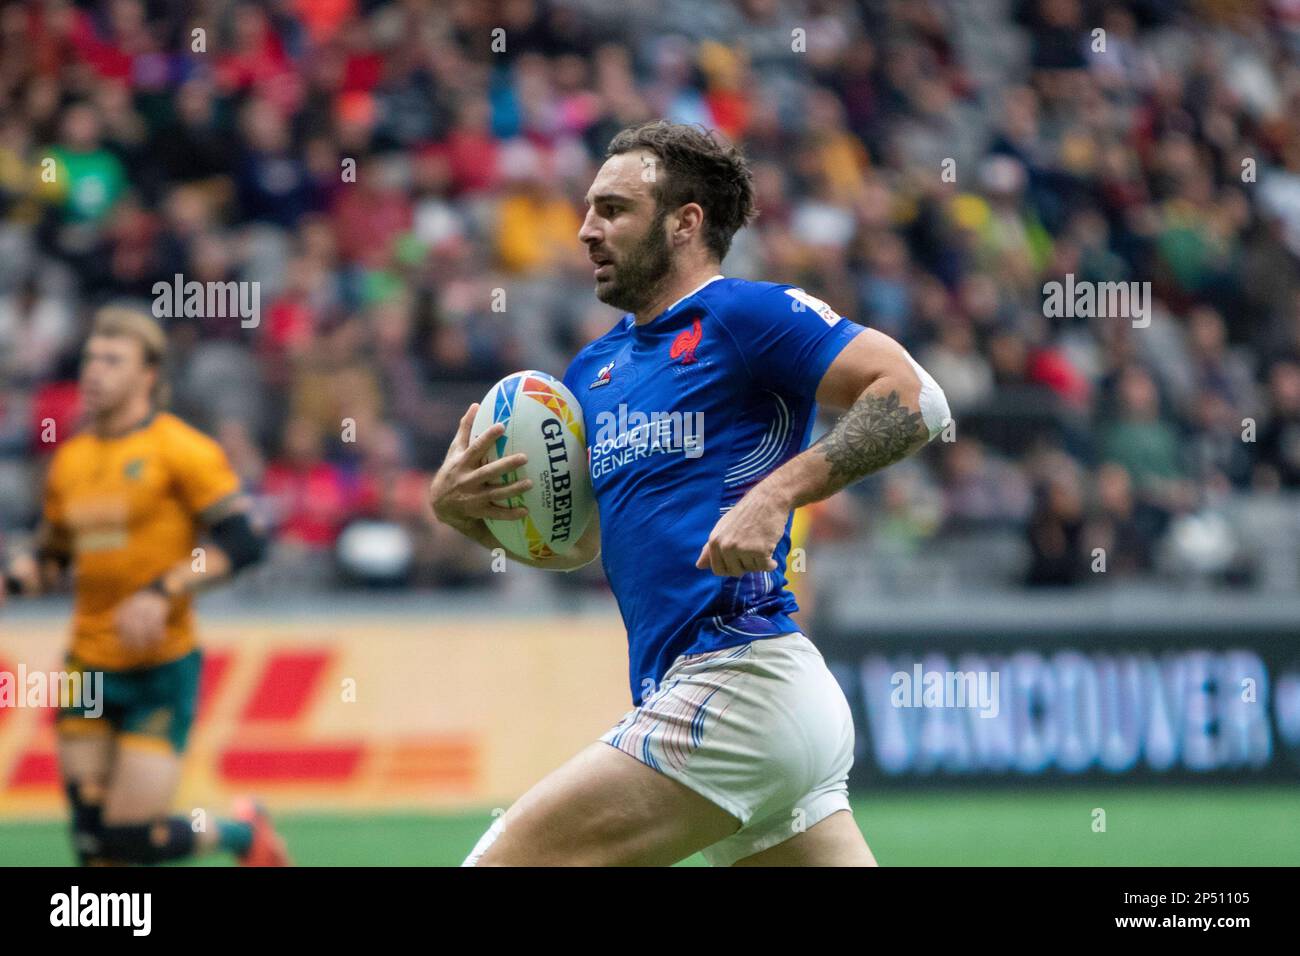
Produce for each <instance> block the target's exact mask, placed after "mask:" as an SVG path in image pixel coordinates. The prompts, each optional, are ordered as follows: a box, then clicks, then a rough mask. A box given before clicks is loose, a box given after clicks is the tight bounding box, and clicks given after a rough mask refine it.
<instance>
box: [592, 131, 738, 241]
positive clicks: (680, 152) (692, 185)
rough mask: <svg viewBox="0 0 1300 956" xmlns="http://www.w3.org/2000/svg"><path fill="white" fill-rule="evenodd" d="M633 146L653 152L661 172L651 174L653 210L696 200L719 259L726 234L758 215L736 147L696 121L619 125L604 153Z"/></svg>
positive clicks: (614, 153) (612, 153)
mask: <svg viewBox="0 0 1300 956" xmlns="http://www.w3.org/2000/svg"><path fill="white" fill-rule="evenodd" d="M635 149H646V150H649V151H650V152H652V153H654V155H655V156H657V157H658V158H659V161H660V163H661V164H662V166H663V171H664V173H666V175H662V176H660V175H656V176H655V187H654V196H655V203H656V211H657V212H658V213H659V214H660V215H662V214H663V213H664V212H667V211H671V210H673V209H677V208H679V207H681V206H684V205H686V204H687V203H691V202H693V203H699V205H700V208H701V209H703V210H704V242H705V244H706V245H707V246H708V247H709V249H710V251H712V252H713V253H714V254H715V255H717V257H718V261H719V262H721V261H722V260H723V259H725V258H726V256H727V250H728V249H730V248H731V237H732V236H734V235H735V234H736V232H737V231H738V230H739V229H740V228H741V227H743V226H744V225H745V224H746V223H748V222H749V221H750V220H752V219H753V218H754V217H755V216H756V215H758V210H757V209H756V208H755V206H754V180H753V177H752V175H751V174H750V171H749V164H748V163H746V162H745V157H744V156H743V155H742V154H741V152H740V150H738V149H737V148H736V147H735V146H731V145H728V144H726V143H720V142H718V140H717V139H716V138H715V137H714V135H713V133H712V131H710V130H707V129H705V128H704V127H702V126H696V125H686V124H681V123H670V122H668V121H667V120H655V121H654V122H650V123H642V124H641V125H639V126H630V127H628V128H627V129H625V130H623V131H622V132H621V133H619V134H618V135H617V136H615V137H614V138H613V139H612V140H610V143H609V148H608V149H607V150H605V157H606V158H607V159H608V158H609V157H611V156H617V155H619V154H620V153H627V152H631V151H632V150H635Z"/></svg>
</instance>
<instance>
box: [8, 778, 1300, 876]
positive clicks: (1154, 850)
mask: <svg viewBox="0 0 1300 956" xmlns="http://www.w3.org/2000/svg"><path fill="white" fill-rule="evenodd" d="M1096 807H1100V808H1102V809H1104V810H1105V811H1106V832H1104V833H1094V832H1093V829H1092V819H1093V809H1094V808H1096ZM854 813H855V815H856V816H857V819H858V823H859V825H860V826H861V827H862V828H863V832H864V833H865V834H866V836H867V841H868V842H869V843H870V844H871V847H872V850H873V851H874V852H875V854H876V858H877V859H878V860H879V861H880V863H881V864H882V865H886V866H889V865H893V866H935V865H949V866H953V865H955V866H1007V865H1027V866H1052V865H1063V866H1279V865H1290V866H1295V865H1300V790H1297V788H1295V787H1289V788H1288V787H1279V788H1260V787H1225V788H1217V787H1216V788H1208V787H1198V788H1195V789H1191V788H1181V789H1179V788H1161V789H1157V788H1150V789H1133V788H1120V787H1097V788H1087V789H1084V788H1080V789H1077V790H1051V791H1047V790H1039V791H1009V790H997V791H983V792H972V791H962V792H960V793H941V792H935V791H929V792H925V793H919V794H917V793H912V794H907V793H897V794H892V793H891V794H884V795H879V796H862V797H859V798H857V799H855V800H854ZM490 822H491V819H490V817H489V816H488V814H487V813H476V814H464V815H457V816H451V815H446V816H439V815H432V814H401V815H396V814H395V815H378V814H376V815H369V816H332V815H325V814H313V815H300V816H288V817H283V818H282V819H281V820H280V825H281V828H282V830H283V832H284V835H285V837H286V839H287V840H288V841H289V845H290V849H291V851H292V852H293V854H294V856H295V860H296V862H297V863H299V864H302V865H308V866H329V865H339V866H358V865H360V866H365V865H400V866H445V865H455V864H458V863H459V862H460V861H461V860H462V859H463V858H464V856H465V854H466V853H467V852H469V849H470V848H471V847H472V846H473V845H474V843H475V841H476V840H477V839H478V837H479V835H480V834H481V833H482V832H483V831H484V830H485V829H486V828H487V826H488V824H489V823H490ZM71 862H72V856H71V852H70V850H69V848H68V844H67V836H66V832H65V828H64V826H63V825H62V824H59V823H48V822H44V823H21V822H7V823H0V865H9V866H13V865H18V866H30V865H46V866H50V865H54V866H58V865H67V864H70V863H71ZM211 862H212V863H217V864H220V863H222V862H224V861H223V860H221V859H220V858H213V859H212V860H211ZM702 863H703V861H702V860H701V859H700V858H699V857H694V858H692V859H690V860H688V861H686V863H685V864H684V865H687V866H691V865H702Z"/></svg>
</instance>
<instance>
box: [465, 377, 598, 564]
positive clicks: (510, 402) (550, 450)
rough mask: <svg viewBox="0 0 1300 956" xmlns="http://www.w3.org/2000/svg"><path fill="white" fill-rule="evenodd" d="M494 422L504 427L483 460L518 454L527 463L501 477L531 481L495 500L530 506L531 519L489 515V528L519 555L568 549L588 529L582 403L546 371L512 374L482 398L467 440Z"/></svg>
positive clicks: (589, 498)
mask: <svg viewBox="0 0 1300 956" xmlns="http://www.w3.org/2000/svg"><path fill="white" fill-rule="evenodd" d="M497 422H501V423H502V424H504V425H505V426H506V430H505V434H503V435H501V437H500V438H498V439H497V440H496V441H494V442H493V443H492V445H491V446H490V447H489V448H488V456H487V457H488V461H496V460H497V459H498V458H505V457H507V456H508V455H515V454H518V453H519V452H523V453H524V454H525V455H527V456H528V462H527V464H525V465H524V466H523V467H521V468H516V469H514V470H513V471H510V472H507V473H506V474H505V475H503V476H502V478H501V483H502V484H503V485H508V484H511V483H513V482H516V481H518V480H520V479H521V478H531V479H532V482H533V486H532V487H531V488H529V489H528V490H527V491H525V492H524V493H523V494H522V495H518V496H516V497H514V498H511V499H509V500H502V501H500V502H498V503H499V504H501V505H504V506H506V507H509V508H518V507H521V506H522V507H524V508H527V509H528V517H526V518H520V519H518V520H515V521H499V520H497V519H495V518H487V519H485V520H486V521H487V526H488V528H489V529H490V530H491V532H492V534H493V536H494V537H495V538H496V539H497V540H498V541H500V542H501V544H502V546H504V547H505V548H506V549H507V550H508V551H511V552H513V553H514V554H517V555H519V556H520V557H524V558H532V559H534V560H544V559H546V558H549V557H551V556H552V555H556V554H565V553H566V552H568V551H570V550H571V549H572V548H573V546H574V545H575V544H576V543H577V541H578V539H579V538H581V537H582V533H583V532H584V531H586V530H587V525H588V524H589V523H590V521H591V515H592V510H593V509H594V508H595V501H594V498H593V496H592V492H591V478H590V476H589V475H588V473H587V436H586V431H585V430H584V428H583V424H582V406H580V405H579V404H578V400H577V399H576V398H574V397H573V393H572V392H570V391H569V390H568V389H567V388H565V387H564V383H563V382H561V381H560V380H559V379H557V378H554V377H552V376H550V375H547V374H546V373H545V372H536V371H526V372H516V373H515V374H513V375H508V376H506V377H505V378H503V379H502V380H501V381H499V382H497V383H496V384H495V385H493V386H492V389H491V391H489V392H488V393H487V395H486V396H484V398H483V401H482V402H481V403H480V404H479V409H478V414H477V415H475V416H474V425H473V427H472V429H471V431H470V436H471V440H473V439H474V438H476V437H478V436H479V435H481V434H483V432H485V431H487V430H488V429H489V428H491V427H492V426H493V425H494V424H496V423H497Z"/></svg>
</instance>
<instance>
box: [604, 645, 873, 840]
mask: <svg viewBox="0 0 1300 956" xmlns="http://www.w3.org/2000/svg"><path fill="white" fill-rule="evenodd" d="M600 739H601V740H603V741H604V742H605V743H607V744H610V745H611V746H613V747H617V748H618V749H619V750H622V751H623V752H624V753H627V754H630V755H631V756H633V757H635V758H636V759H637V760H640V761H641V762H642V763H644V764H646V765H648V766H650V767H653V768H654V769H655V770H658V771H659V772H660V773H664V774H667V775H668V776H670V777H672V778H673V779H674V780H677V781H678V782H679V783H682V784H684V785H685V786H687V787H689V788H690V789H692V790H694V791H695V792H696V793H698V794H700V795H701V796H703V797H705V798H706V799H708V800H710V801H711V802H713V803H715V804H717V805H718V806H720V807H722V809H724V810H726V811H727V812H728V813H730V814H731V815H732V816H735V817H737V818H738V819H739V820H740V823H741V826H740V829H739V830H738V831H737V832H735V833H733V834H732V835H731V836H729V837H727V838H725V839H723V840H721V841H719V842H718V843H715V844H713V845H712V846H710V847H708V848H707V849H705V850H704V851H703V854H704V857H705V859H706V860H708V862H709V863H710V864H711V865H713V866H730V865H731V864H732V863H735V862H736V861H737V860H741V859H744V858H745V857H747V856H752V855H753V854H755V853H758V852H759V851H760V850H765V849H767V848H768V847H772V846H776V845H777V844H778V843H781V842H783V841H785V840H788V839H790V838H791V837H793V836H795V835H797V834H798V833H802V832H803V831H805V830H808V829H810V828H811V827H812V826H813V825H814V824H816V823H819V822H820V821H822V820H824V819H825V818H826V817H828V816H830V815H831V814H832V813H834V812H836V811H837V810H848V809H850V807H849V797H848V776H849V768H851V767H852V766H853V743H854V733H853V717H852V715H851V713H850V712H849V704H848V701H847V700H846V699H845V697H844V692H843V691H842V690H841V689H840V686H839V684H838V683H836V681H835V678H834V676H833V675H832V674H831V672H830V670H829V669H828V668H827V667H826V661H825V660H824V659H823V658H822V655H821V652H820V651H818V650H817V648H816V647H815V646H814V645H813V643H812V641H810V640H808V638H807V637H805V636H804V635H803V634H801V633H798V632H796V633H792V634H783V635H781V636H779V637H768V638H760V639H759V640H755V641H753V642H751V643H749V644H743V645H741V646H739V647H728V648H724V649H723V650H720V651H710V652H708V653H703V654H683V655H682V656H681V657H679V658H677V660H675V661H674V662H673V664H672V666H671V667H670V668H669V669H668V672H667V673H666V674H665V675H664V678H663V680H662V681H661V682H660V685H659V689H658V690H657V691H656V692H655V693H654V694H652V695H651V696H649V697H648V698H646V699H645V700H644V701H643V702H642V703H641V705H640V706H639V707H635V708H633V709H632V710H630V711H628V713H627V714H626V715H624V717H623V719H622V720H621V721H619V722H618V724H617V725H615V726H614V727H613V728H612V729H611V730H609V731H608V732H607V733H606V734H605V735H604V736H602V737H601V738H600Z"/></svg>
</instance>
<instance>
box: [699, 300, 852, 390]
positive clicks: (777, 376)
mask: <svg viewBox="0 0 1300 956" xmlns="http://www.w3.org/2000/svg"><path fill="white" fill-rule="evenodd" d="M731 305H732V307H731V308H729V309H727V310H726V314H724V315H721V316H719V318H720V319H721V320H722V323H723V325H725V326H726V328H727V331H728V332H729V333H730V335H731V337H732V339H733V340H734V341H735V344H736V348H737V349H738V350H739V351H740V354H741V357H742V358H743V359H744V362H745V365H746V366H747V367H748V368H749V372H750V374H751V375H752V376H753V378H754V381H755V382H757V383H758V384H759V385H761V386H762V387H764V388H770V389H772V390H773V391H776V392H781V393H785V394H793V395H797V396H801V397H806V398H810V399H811V398H812V397H813V396H814V395H815V394H816V393H817V386H818V385H820V384H821V380H822V376H823V375H825V374H826V370H827V369H828V368H830V366H831V363H832V362H833V361H835V356H837V355H839V354H840V352H841V350H843V348H844V346H846V345H848V344H849V342H850V341H851V340H852V339H853V338H854V337H855V336H857V335H859V334H860V333H861V332H862V331H863V327H862V326H861V325H858V324H857V323H856V322H853V321H851V320H849V319H845V318H842V317H841V316H840V315H838V314H837V313H836V312H835V310H834V309H832V308H831V307H830V306H829V305H827V304H826V303H825V302H823V301H822V300H821V299H818V298H815V297H814V296H811V295H809V294H808V293H807V292H805V291H804V290H802V289H798V288H795V287H794V286H788V285H773V286H768V287H766V288H765V289H763V290H762V291H760V292H757V293H756V294H754V295H749V296H744V297H742V298H740V299H739V300H738V301H735V302H734V303H732V304H731Z"/></svg>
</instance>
